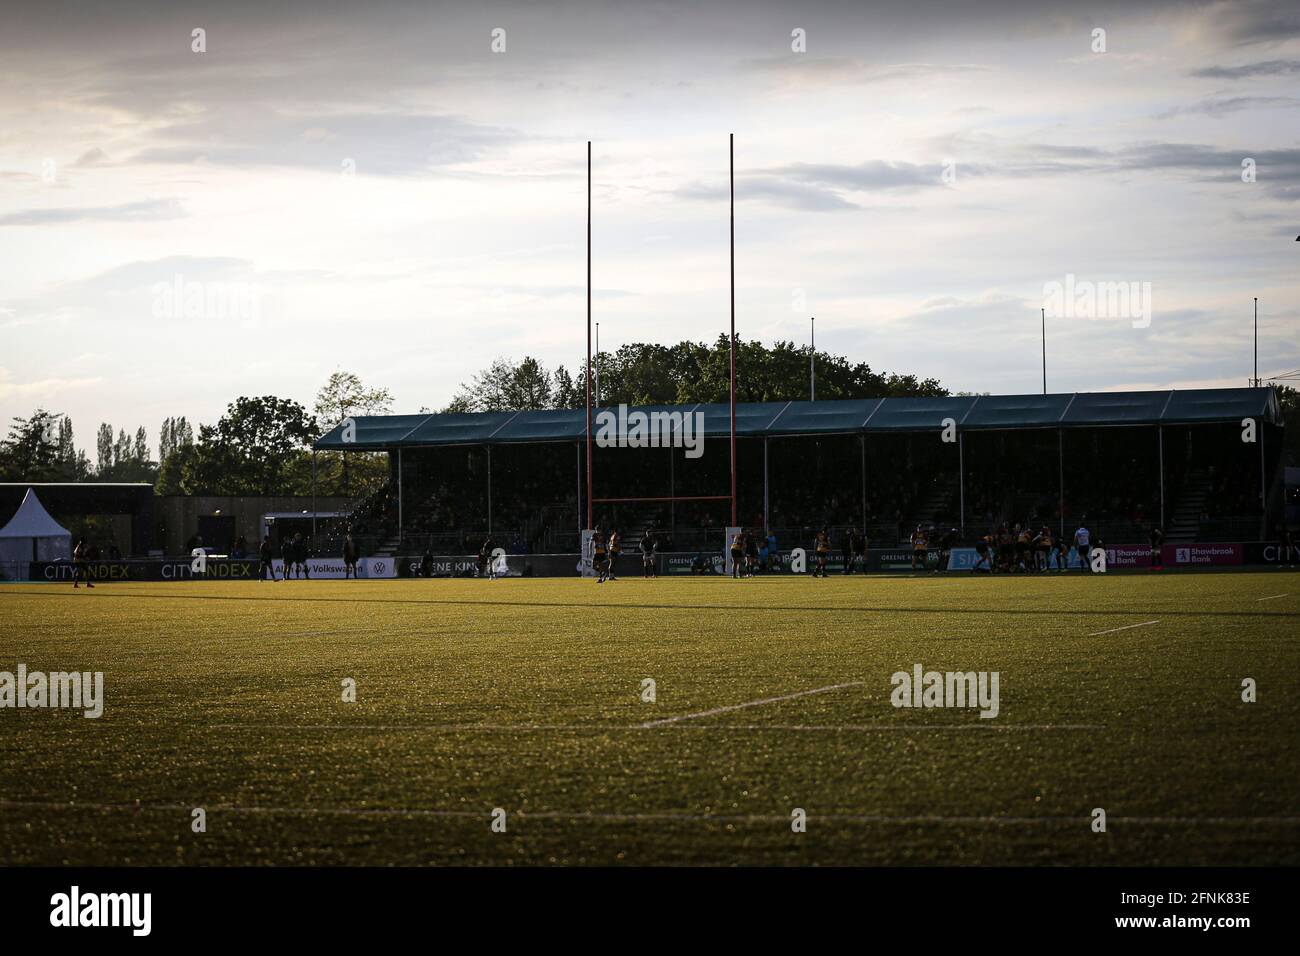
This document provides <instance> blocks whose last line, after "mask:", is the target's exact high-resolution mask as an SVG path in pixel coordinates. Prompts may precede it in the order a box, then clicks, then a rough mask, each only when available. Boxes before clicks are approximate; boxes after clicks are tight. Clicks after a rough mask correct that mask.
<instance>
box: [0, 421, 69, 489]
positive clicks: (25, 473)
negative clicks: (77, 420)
mask: <svg viewBox="0 0 1300 956" xmlns="http://www.w3.org/2000/svg"><path fill="white" fill-rule="evenodd" d="M61 425H62V422H61V421H60V419H59V416H58V415H56V414H54V413H53V412H47V411H46V410H45V409H43V408H38V409H36V411H34V412H33V413H32V415H31V417H30V418H17V417H15V418H14V420H13V424H11V425H10V426H9V435H8V437H7V438H5V439H4V441H2V442H0V474H3V476H4V480H6V481H59V480H61V479H62V478H63V470H62V467H61V465H62V462H61V460H60V454H59V453H60V435H59V430H60V427H61ZM68 432H69V435H68V439H69V441H71V423H69V425H68Z"/></svg>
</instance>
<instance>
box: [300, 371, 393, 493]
mask: <svg viewBox="0 0 1300 956" xmlns="http://www.w3.org/2000/svg"><path fill="white" fill-rule="evenodd" d="M392 404H393V396H392V393H391V392H389V391H388V389H386V388H367V387H366V386H365V385H364V384H363V383H362V381H361V378H360V376H358V375H355V374H353V373H352V372H342V371H337V372H334V373H333V374H332V375H330V377H329V380H328V381H326V383H325V384H324V385H323V386H322V387H321V390H320V391H319V392H317V393H316V405H315V407H314V409H313V410H314V411H315V413H316V427H317V430H318V431H319V432H320V433H322V434H323V433H324V432H327V431H329V430H330V429H331V428H333V427H334V426H335V425H337V424H338V423H339V422H341V421H343V420H344V419H345V418H349V417H351V416H354V415H382V414H384V413H386V412H388V411H390V410H391V408H392ZM357 457H358V456H357V454H356V453H354V454H351V455H349V454H348V453H347V452H338V453H331V452H326V453H324V454H322V455H321V456H320V461H319V463H318V464H319V468H318V475H317V483H318V486H323V487H327V488H333V489H337V490H341V491H342V493H343V494H345V495H347V494H351V487H352V478H353V475H352V471H353V469H354V468H355V467H356V466H357V464H358V462H357V461H356V459H357ZM380 457H384V456H375V455H369V454H365V453H361V454H360V459H359V465H360V468H361V469H362V471H363V472H364V475H363V477H362V481H363V484H369V483H370V481H371V480H373V479H376V478H381V477H382V476H383V475H385V474H387V468H388V465H387V461H386V460H383V461H381V460H379V459H380ZM308 483H309V484H310V477H309V481H308Z"/></svg>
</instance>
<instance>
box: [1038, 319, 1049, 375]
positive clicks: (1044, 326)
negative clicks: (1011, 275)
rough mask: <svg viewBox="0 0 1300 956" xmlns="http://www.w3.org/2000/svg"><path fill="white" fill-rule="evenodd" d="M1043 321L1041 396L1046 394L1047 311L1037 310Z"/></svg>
mask: <svg viewBox="0 0 1300 956" xmlns="http://www.w3.org/2000/svg"><path fill="white" fill-rule="evenodd" d="M1038 311H1039V312H1040V313H1042V319H1043V394H1044V395H1046V394H1047V309H1046V308H1042V309H1039V310H1038Z"/></svg>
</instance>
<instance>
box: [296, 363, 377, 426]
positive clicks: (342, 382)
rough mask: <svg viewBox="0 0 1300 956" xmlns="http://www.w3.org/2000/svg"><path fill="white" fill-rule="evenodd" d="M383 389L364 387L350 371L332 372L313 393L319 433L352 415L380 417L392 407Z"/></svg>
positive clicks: (358, 378)
mask: <svg viewBox="0 0 1300 956" xmlns="http://www.w3.org/2000/svg"><path fill="white" fill-rule="evenodd" d="M392 404H393V396H392V393H391V392H389V391H388V389H386V388H367V387H366V386H365V385H364V384H362V382H361V378H360V377H359V376H357V375H355V374H353V373H352V372H335V373H333V374H332V375H331V376H330V377H329V380H328V381H326V382H325V384H324V385H323V386H321V390H320V391H319V392H317V393H316V405H315V407H314V409H313V410H314V411H315V412H316V420H317V422H318V424H319V426H320V429H321V431H322V432H325V431H328V430H329V429H331V428H333V427H334V426H335V425H337V424H338V423H339V422H341V421H343V419H345V418H348V417H350V416H353V415H383V414H384V413H386V412H388V411H389V410H390V409H391V408H392Z"/></svg>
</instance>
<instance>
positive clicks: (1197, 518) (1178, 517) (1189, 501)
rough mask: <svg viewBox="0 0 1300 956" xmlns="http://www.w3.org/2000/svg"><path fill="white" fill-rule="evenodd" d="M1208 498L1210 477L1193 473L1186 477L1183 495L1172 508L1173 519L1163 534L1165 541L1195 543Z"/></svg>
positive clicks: (1198, 472) (1200, 473) (1202, 472)
mask: <svg viewBox="0 0 1300 956" xmlns="http://www.w3.org/2000/svg"><path fill="white" fill-rule="evenodd" d="M1209 497H1210V476H1209V475H1208V474H1206V473H1205V472H1204V471H1194V472H1192V473H1191V474H1189V475H1188V476H1187V483H1186V484H1185V485H1184V487H1183V493H1182V495H1181V496H1180V497H1179V499H1178V504H1177V505H1176V506H1175V507H1174V513H1173V518H1172V520H1171V521H1170V522H1169V528H1168V530H1167V532H1166V533H1165V540H1166V541H1195V540H1196V539H1197V537H1198V536H1199V535H1200V531H1201V515H1202V514H1203V513H1204V511H1205V502H1206V500H1207V499H1208V498H1209Z"/></svg>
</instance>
